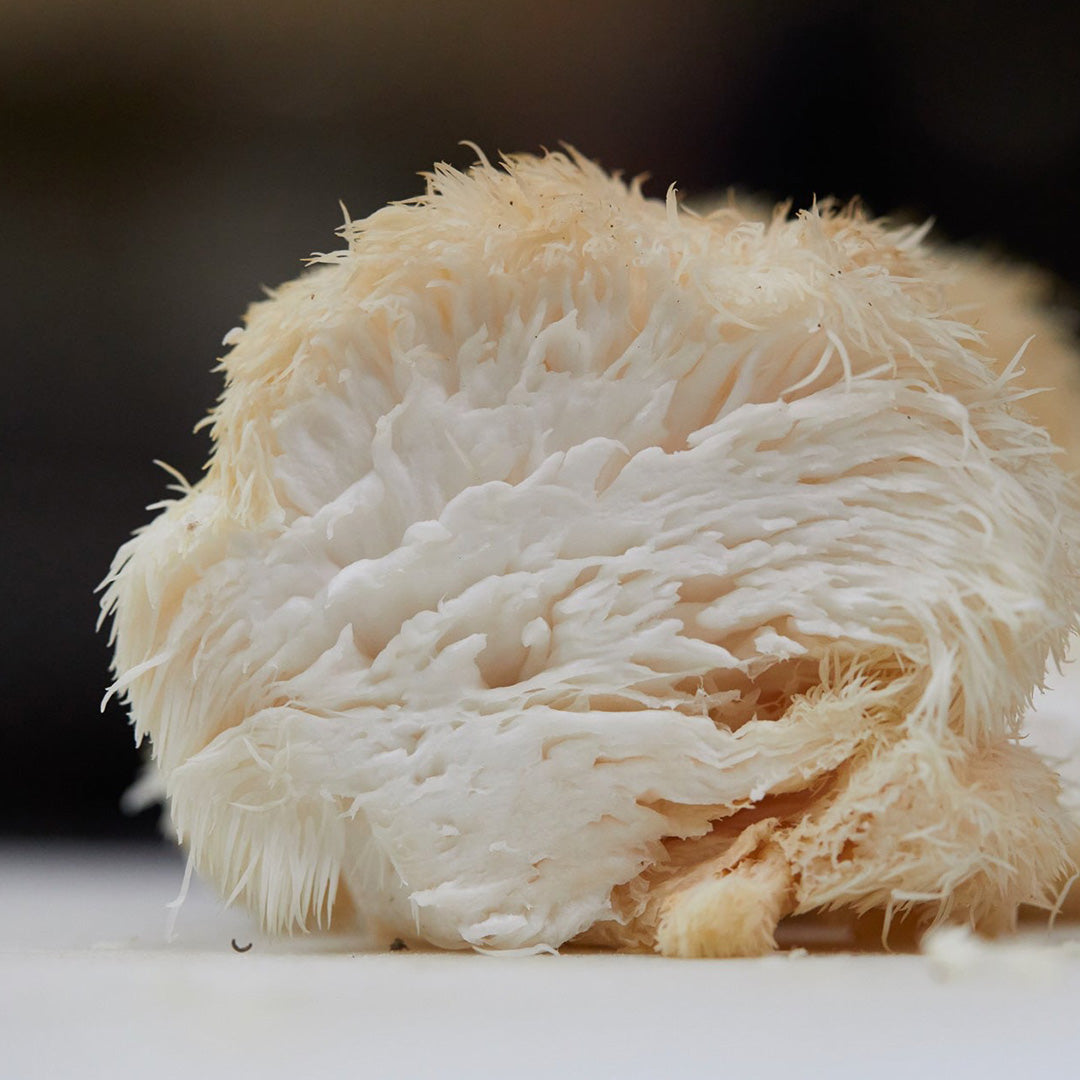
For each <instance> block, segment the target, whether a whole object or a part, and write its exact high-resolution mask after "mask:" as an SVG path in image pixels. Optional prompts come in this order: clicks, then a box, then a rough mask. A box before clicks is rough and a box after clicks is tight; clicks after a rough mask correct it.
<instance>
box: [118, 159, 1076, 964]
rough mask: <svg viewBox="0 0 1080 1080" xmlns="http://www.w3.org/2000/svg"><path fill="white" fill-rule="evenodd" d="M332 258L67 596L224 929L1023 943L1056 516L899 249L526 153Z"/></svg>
mask: <svg viewBox="0 0 1080 1080" xmlns="http://www.w3.org/2000/svg"><path fill="white" fill-rule="evenodd" d="M341 235H342V236H343V238H344V240H345V241H346V242H347V247H346V248H345V250H342V251H338V252H335V253H333V254H329V255H323V256H319V257H317V258H316V259H315V260H314V261H315V262H316V263H317V264H318V265H317V266H315V267H314V268H313V269H312V270H310V271H309V272H308V273H306V274H305V275H303V276H302V277H300V278H299V279H298V280H296V281H294V282H292V283H290V284H288V285H285V286H283V287H282V288H281V289H279V290H278V291H277V292H276V293H275V294H274V295H273V296H272V297H271V298H270V299H269V300H267V301H265V302H263V303H259V304H256V305H255V306H253V307H252V308H251V310H250V311H249V312H248V315H247V319H246V327H245V328H244V329H243V330H242V331H236V332H234V333H233V334H232V335H231V336H230V337H229V338H228V339H227V340H228V343H229V344H230V345H231V346H232V349H231V351H230V352H229V354H228V356H227V357H226V359H225V361H224V368H225V371H226V376H227V386H226V390H225V393H224V395H223V397H222V399H221V401H220V403H219V404H218V406H217V408H216V409H215V410H214V413H213V417H212V422H213V436H214V440H215V449H214V453H213V457H212V460H211V462H210V464H209V468H208V472H207V474H206V476H205V477H204V478H203V479H202V480H201V481H200V482H199V483H198V484H196V485H194V486H193V487H191V488H189V489H188V488H185V489H184V490H183V492H182V497H180V498H178V499H175V500H174V501H171V502H169V503H167V504H166V505H165V507H164V509H163V510H162V512H161V514H160V515H159V516H158V517H157V518H156V519H155V520H154V521H153V522H152V523H151V524H150V525H148V526H147V527H146V528H145V529H143V530H142V531H141V532H140V533H139V534H138V535H137V536H136V538H135V539H133V540H131V541H130V542H129V543H127V544H125V545H124V547H123V548H121V550H120V552H119V553H118V554H117V557H116V561H115V563H114V566H113V569H112V573H111V575H110V578H109V581H108V588H107V593H106V596H105V598H104V610H105V611H106V612H112V613H113V616H114V622H113V628H112V629H113V637H114V641H115V673H116V683H115V686H116V688H117V689H119V690H122V691H123V692H124V693H125V694H126V696H127V698H128V701H129V703H130V708H131V714H132V717H133V721H134V726H135V731H136V735H137V737H138V738H140V739H142V738H144V737H149V738H150V740H151V741H152V746H153V753H154V757H155V759H156V761H157V763H158V765H159V766H160V769H161V771H162V774H163V776H164V778H165V781H166V785H167V789H168V793H169V796H170V800H171V813H172V815H173V820H174V822H175V826H176V829H177V831H178V833H179V835H180V838H181V839H182V841H183V842H184V843H185V844H186V845H187V846H188V847H189V849H190V854H191V858H192V859H193V861H194V863H195V865H196V866H197V867H198V869H199V870H200V871H201V872H202V873H204V874H205V875H206V876H208V877H209V878H210V879H211V880H213V881H214V882H216V883H217V885H218V886H219V887H220V888H221V889H222V890H223V892H224V894H225V895H226V896H228V897H229V898H230V899H239V900H242V901H243V902H245V903H246V904H248V905H249V906H250V907H251V908H252V909H253V910H254V911H255V912H256V913H257V915H258V916H259V917H260V918H261V919H262V920H263V922H264V923H265V924H266V926H267V927H268V928H269V929H270V930H273V931H286V930H290V929H294V928H301V927H308V926H312V925H316V924H324V923H326V922H327V921H328V920H329V919H330V917H331V914H332V913H333V914H334V916H335V918H345V919H348V920H353V919H356V920H365V921H366V924H367V925H368V926H369V927H373V928H374V929H375V930H376V931H377V932H379V933H381V934H383V935H385V937H386V940H390V938H392V937H395V936H401V937H403V938H407V939H410V940H418V939H419V940H424V941H427V942H431V943H434V944H436V945H440V946H446V947H450V948H454V947H462V946H476V947H482V948H484V947H486V948H497V949H509V948H540V947H544V946H559V945H561V944H562V943H564V942H568V941H572V940H578V941H586V942H592V943H600V944H609V945H614V946H619V947H632V948H633V947H640V948H655V949H659V950H660V951H662V952H664V953H668V954H675V955H739V954H753V953H759V952H762V951H764V950H767V949H769V948H771V947H772V945H773V940H774V939H773V931H774V929H775V926H776V923H777V921H778V920H779V919H780V918H782V917H784V916H785V915H788V914H790V913H805V912H811V911H814V910H819V909H831V908H845V909H848V910H852V911H857V912H863V911H867V910H869V909H872V908H882V909H886V910H888V911H889V912H893V911H896V910H904V909H908V908H912V907H914V908H917V909H918V911H919V912H921V913H922V914H924V915H925V916H926V917H928V918H929V917H934V916H940V917H954V918H962V919H965V920H971V921H973V922H974V923H975V924H977V925H980V926H984V927H990V928H993V927H1000V926H1002V925H1008V924H1009V922H1010V921H1011V920H1012V919H1013V917H1014V915H1015V912H1016V909H1017V907H1018V905H1020V904H1037V905H1044V906H1050V905H1052V904H1053V903H1054V901H1055V898H1056V896H1057V894H1058V891H1059V889H1060V887H1061V885H1062V882H1063V881H1064V879H1065V878H1066V876H1067V874H1068V870H1069V863H1068V857H1067V850H1068V847H1069V845H1070V844H1071V843H1073V842H1074V840H1075V827H1074V825H1073V824H1072V823H1071V822H1070V820H1069V819H1068V817H1067V816H1066V815H1065V813H1064V812H1063V811H1062V809H1061V807H1060V804H1059V801H1058V785H1057V781H1056V778H1055V776H1054V774H1053V773H1052V771H1051V770H1050V769H1049V768H1048V767H1047V766H1046V765H1045V764H1044V763H1043V762H1042V761H1041V760H1040V759H1039V758H1038V757H1036V756H1035V754H1033V753H1032V752H1030V751H1028V750H1027V749H1025V748H1024V747H1023V746H1021V745H1020V744H1019V741H1018V739H1019V728H1018V724H1019V718H1020V717H1021V715H1022V713H1023V710H1024V708H1025V706H1026V704H1027V703H1028V701H1029V699H1030V695H1031V694H1032V691H1033V688H1034V687H1036V686H1037V685H1038V684H1039V683H1040V681H1041V679H1042V677H1043V673H1044V669H1045V666H1046V663H1047V660H1048V657H1060V655H1061V652H1062V649H1063V647H1064V643H1065V640H1066V636H1067V634H1068V632H1069V630H1070V628H1071V626H1072V624H1073V622H1074V616H1075V613H1076V610H1077V606H1078V593H1080V589H1078V567H1077V559H1078V556H1077V543H1078V534H1080V528H1078V518H1077V514H1076V511H1075V507H1074V504H1073V502H1072V497H1071V495H1070V493H1069V488H1068V485H1067V481H1066V480H1065V478H1064V476H1063V474H1062V473H1061V472H1060V471H1059V469H1058V468H1057V467H1056V465H1055V464H1054V462H1053V454H1054V448H1053V446H1052V444H1051V443H1050V441H1049V439H1048V438H1047V436H1046V435H1045V434H1044V433H1043V432H1042V431H1041V430H1039V429H1038V428H1036V427H1034V426H1033V425H1032V424H1031V423H1029V422H1028V421H1027V420H1026V419H1025V416H1024V413H1023V411H1022V404H1020V403H1018V399H1019V398H1020V397H1021V396H1022V394H1023V391H1022V390H1020V389H1018V387H1017V383H1016V380H1015V378H1014V375H1015V370H1016V365H1015V364H1012V365H1006V364H1004V363H995V362H994V361H993V360H991V359H989V358H987V357H986V356H984V355H983V354H982V353H981V352H980V349H979V339H978V335H977V333H976V332H975V331H974V330H973V329H972V328H971V326H970V325H969V324H968V323H966V322H964V321H962V320H961V319H960V318H959V317H953V316H951V315H950V312H949V310H948V309H947V308H946V307H944V306H943V305H944V303H945V301H944V299H943V298H944V296H945V292H944V289H943V286H942V284H941V281H940V280H939V277H940V275H939V271H938V270H937V269H936V263H934V262H933V261H932V260H931V259H929V257H928V255H927V253H926V251H925V250H924V247H923V245H922V236H921V232H920V231H919V230H916V229H912V228H889V227H887V226H886V225H885V224H883V223H881V222H877V221H870V220H866V219H865V218H864V217H862V216H860V214H859V213H858V212H856V211H840V210H837V209H834V208H828V207H818V208H815V209H814V210H811V211H807V212H803V213H800V214H799V215H798V216H796V217H795V218H793V219H789V218H787V217H786V216H784V215H778V216H777V217H776V218H775V219H774V220H772V221H771V222H770V223H761V222H756V221H753V220H749V219H747V218H745V217H743V216H742V215H740V214H739V212H738V211H737V210H735V209H727V210H720V211H718V212H715V213H713V214H710V215H708V216H705V217H696V216H694V215H692V214H690V213H687V212H685V211H683V210H680V209H679V208H678V207H677V205H676V202H675V199H674V197H673V196H672V195H669V197H668V199H667V201H666V204H665V203H664V202H658V201H654V200H651V199H647V198H645V197H644V196H643V195H642V194H641V192H640V190H639V189H638V187H637V186H636V185H634V184H631V185H629V186H627V185H626V184H624V183H623V182H621V181H620V180H618V179H615V178H611V177H609V176H607V175H606V174H605V173H603V172H602V171H601V170H600V169H599V168H597V167H596V166H594V165H592V164H591V163H589V162H588V161H586V160H584V159H582V158H580V157H578V156H576V155H574V154H569V155H563V154H549V155H547V156H545V157H542V158H536V157H530V156H522V157H512V158H508V159H506V160H504V161H503V163H502V166H501V167H494V166H492V165H491V164H489V163H488V162H487V161H486V160H483V161H481V162H480V163H479V164H478V165H476V166H475V167H473V168H472V169H471V170H469V171H468V172H467V173H461V172H458V171H455V170H454V169H451V168H449V167H446V166H439V167H437V168H436V170H435V172H434V173H433V174H432V175H431V176H430V177H429V178H428V189H427V193H426V195H424V196H423V197H421V198H418V199H415V200H412V201H410V202H406V203H401V204H395V205H391V206H388V207H386V208H385V209H382V210H380V211H379V212H377V213H375V214H373V215H372V216H371V217H369V218H367V219H366V220H364V221H353V222H349V223H347V224H346V225H345V226H344V228H343V229H342V230H341Z"/></svg>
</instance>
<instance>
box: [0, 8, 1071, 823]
mask: <svg viewBox="0 0 1080 1080" xmlns="http://www.w3.org/2000/svg"><path fill="white" fill-rule="evenodd" d="M1008 8H1010V9H1011V10H1006V9H1005V6H1002V7H1001V8H998V7H996V6H994V5H986V4H981V5H976V4H967V3H941V2H938V3H925V4H924V3H913V2H908V3H903V4H897V3H892V2H886V3H878V4H868V3H867V4H863V3H851V2H846V3H845V2H830V0H817V2H814V3H795V2H783V0H776V2H769V0H760V2H756V3H755V2H743V3H706V2H703V0H679V2H677V3H674V2H673V3H658V2H646V0H622V2H618V3H616V2H614V0H610V2H609V0H597V2H589V0H579V2H576V3H569V2H564V0H546V2H545V3H528V4H526V3H520V4H518V3H514V2H512V0H505V2H503V3H497V2H489V3H482V2H469V0H467V2H454V0H446V2H442V3H434V2H433V3H413V2H391V0H384V2H383V3H375V2H366V0H357V2H354V3H351V4H335V3H329V2H317V3H316V2H312V0H307V2H303V3H301V2H293V0H264V2H262V3H255V2H244V3H241V2H237V0H216V2H202V0H191V2H189V3H176V2H169V0H154V2H146V0H97V2H83V3H76V2H67V0H64V2H61V0H0V100H2V102H3V107H2V114H0V115H2V121H0V122H2V125H3V127H2V134H3V141H2V143H0V149H2V155H3V156H2V168H0V268H2V269H0V274H2V275H3V278H2V287H0V325H2V331H3V342H4V350H5V355H4V357H3V361H2V363H3V372H4V384H5V387H6V389H5V391H4V393H3V394H2V395H0V408H2V410H3V415H2V420H3V422H2V426H0V440H2V455H0V461H2V463H3V464H2V472H0V482H2V485H3V490H2V492H0V494H2V501H0V506H2V507H3V515H4V518H3V529H2V531H0V567H2V573H0V580H2V582H3V586H2V587H3V590H4V595H3V597H2V598H0V599H2V606H0V635H2V641H0V665H2V679H3V687H2V689H3V693H2V697H0V701H2V707H3V709H4V715H3V720H2V729H0V730H2V732H3V739H2V742H0V748H2V754H0V761H2V766H0V767H2V773H0V833H6V834H7V835H9V836H10V835H17V834H22V835H31V834H34V835H47V834H48V835H69V836H73V835H113V836H120V835H126V836H139V835H143V836H145V835H148V834H149V833H150V832H151V831H152V829H153V819H154V815H153V814H149V813H144V814H143V815H141V816H138V817H135V818H125V817H123V816H122V815H121V814H120V812H119V809H118V799H119V795H120V792H121V791H122V790H123V789H124V788H125V786H126V785H127V784H128V783H129V782H130V780H131V778H132V776H133V775H134V772H135V769H136V765H137V757H136V754H135V751H134V749H133V747H132V746H131V739H130V733H129V731H128V728H127V723H126V717H125V716H124V713H123V710H122V709H121V708H119V707H118V706H116V705H115V704H113V705H110V707H109V708H108V709H107V710H106V712H105V714H104V715H101V714H99V711H98V702H99V700H100V698H101V696H102V693H103V691H104V689H105V687H106V685H107V683H108V681H109V679H108V672H107V669H108V659H109V658H108V650H107V648H106V643H105V635H104V634H101V635H98V636H96V637H95V635H94V621H95V617H96V600H95V597H94V596H93V589H94V586H95V585H96V584H97V582H98V581H100V579H101V578H102V577H103V575H104V574H105V572H106V570H107V568H108V565H109V561H110V559H111V556H112V554H113V552H114V551H115V549H116V547H117V546H118V545H119V544H120V543H121V542H122V541H123V540H124V539H125V537H126V536H127V535H128V534H129V533H130V532H131V531H132V530H133V529H134V528H136V527H137V526H138V525H140V524H141V523H143V522H144V521H146V520H147V518H148V515H147V513H146V512H145V510H144V507H145V506H146V505H147V504H148V503H150V502H153V501H154V500H155V499H157V498H159V497H160V496H161V494H162V493H163V490H164V485H165V484H166V483H167V482H168V478H167V477H166V476H165V474H164V473H162V472H161V471H160V470H159V469H157V468H156V467H155V466H154V465H153V464H152V460H153V459H154V458H163V459H165V460H166V461H168V462H169V463H170V464H172V465H174V466H176V467H178V468H179V469H180V470H181V471H182V472H184V473H185V474H186V475H188V476H189V477H195V476H197V475H198V473H199V470H200V467H201V465H202V463H203V461H204V459H205V457H206V454H207V451H208V442H207V439H206V436H205V434H201V435H199V436H193V435H192V434H191V428H192V426H193V424H194V423H195V422H196V421H197V420H198V419H199V418H200V417H201V416H203V415H204V414H205V412H206V410H207V408H208V407H209V406H210V405H211V404H212V402H213V401H214V399H215V397H216V395H217V393H218V390H219V377H218V376H217V375H214V374H212V373H211V368H212V367H213V365H214V363H215V360H216V357H217V356H218V355H219V353H220V352H221V347H220V342H221V337H222V335H223V334H224V333H225V332H226V331H227V330H228V329H229V328H230V327H232V326H234V325H235V324H236V323H237V322H238V321H239V317H240V315H241V313H242V312H243V310H244V308H245V307H246V305H247V304H248V303H249V302H250V301H252V300H254V299H257V298H258V296H259V287H260V285H262V284H266V285H272V284H276V283H278V282H280V281H282V280H285V279H287V278H290V277H292V276H294V275H295V274H296V273H297V272H298V271H299V269H300V259H301V258H302V257H303V256H305V255H306V254H308V253H309V252H310V251H312V250H316V249H319V250H327V249H330V248H332V247H333V246H334V243H335V241H334V238H333V236H332V231H333V229H334V228H335V227H336V226H337V224H338V223H339V222H340V210H339V208H338V200H339V199H342V200H344V202H345V203H346V204H347V206H348V208H349V210H350V212H351V213H352V214H353V215H354V216H362V215H364V214H366V213H368V212H370V211H372V210H374V209H376V208H377V207H378V206H379V205H380V204H382V203H384V202H385V201H387V200H388V199H396V198H403V197H407V196H410V195H413V194H416V193H418V191H419V190H421V181H419V180H418V179H417V178H416V175H415V174H416V173H417V172H418V171H419V170H421V169H424V168H427V167H430V165H431V164H432V162H433V161H436V160H440V159H444V160H449V161H451V162H453V163H455V164H458V165H466V164H468V163H469V162H470V161H471V159H472V154H471V151H469V150H467V149H464V148H462V147H460V146H459V145H458V140H460V139H465V138H468V139H472V140H474V141H476V142H477V143H479V144H480V145H481V146H482V147H484V148H485V150H487V151H488V152H489V153H494V152H496V151H498V150H535V149H538V148H539V147H541V146H548V147H555V146H557V144H558V143H559V142H560V141H567V142H570V143H573V144H574V145H575V146H577V147H578V148H579V149H581V150H582V151H583V152H585V153H586V154H588V155H590V156H592V157H595V158H598V159H599V160H600V161H601V162H602V163H603V164H604V165H606V166H608V167H609V168H619V169H622V170H624V171H625V172H627V173H630V174H633V173H637V172H641V171H649V172H651V174H652V176H653V178H654V179H653V181H652V182H651V185H650V187H648V188H647V190H651V192H652V193H654V194H662V193H663V191H664V189H665V187H666V186H667V185H668V184H669V183H670V182H672V181H675V182H677V183H678V185H679V188H680V189H681V190H682V191H683V192H684V193H686V194H688V195H691V196H692V195H701V194H704V193H707V192H709V191H711V190H716V189H722V188H725V187H727V186H729V185H738V186H739V187H740V188H742V189H743V190H747V191H751V192H755V193H760V194H766V195H768V196H770V197H789V196H790V197H792V198H794V199H795V200H796V202H797V203H799V204H805V203H807V202H808V201H809V200H810V199H811V197H812V196H813V195H814V194H815V193H816V194H819V195H824V194H830V193H831V194H836V195H840V196H851V195H855V194H860V195H862V196H863V198H864V199H865V201H866V202H867V203H868V204H869V206H870V207H871V208H872V209H874V210H875V211H878V212H889V211H900V212H903V213H905V214H917V215H928V214H933V215H935V216H936V219H937V221H938V224H939V227H940V232H939V235H943V236H945V237H949V238H952V239H956V240H962V241H965V242H973V243H978V244H989V245H991V246H993V247H994V248H996V249H999V250H1003V251H1008V252H1011V253H1013V254H1015V255H1017V256H1020V257H1022V258H1026V259H1030V260H1033V261H1036V262H1038V263H1041V264H1042V265H1044V266H1046V267H1048V268H1050V269H1051V270H1053V271H1055V272H1056V273H1057V274H1058V275H1059V276H1060V277H1061V278H1062V279H1063V281H1064V282H1065V283H1066V284H1070V283H1071V285H1073V286H1075V285H1077V284H1080V262H1078V260H1077V254H1076V252H1077V245H1078V242H1080V224H1078V220H1077V209H1076V205H1075V196H1076V193H1077V191H1078V182H1080V76H1078V75H1077V67H1078V65H1077V60H1076V49H1077V45H1078V43H1080V5H1077V4H1060V5H1053V6H1051V5H1047V6H1045V7H1040V6H1039V5H1038V4H1025V5H1008Z"/></svg>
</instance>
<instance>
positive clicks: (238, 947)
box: [232, 938, 255, 952]
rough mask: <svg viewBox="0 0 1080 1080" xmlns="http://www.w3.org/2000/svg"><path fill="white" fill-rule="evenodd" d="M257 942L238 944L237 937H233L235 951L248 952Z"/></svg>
mask: <svg viewBox="0 0 1080 1080" xmlns="http://www.w3.org/2000/svg"><path fill="white" fill-rule="evenodd" d="M254 944H255V942H253V941H249V942H248V943H247V944H246V945H237V944H236V938H233V939H232V947H233V952H247V951H248V950H249V949H250V948H251V946H252V945H254Z"/></svg>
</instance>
